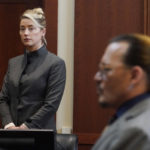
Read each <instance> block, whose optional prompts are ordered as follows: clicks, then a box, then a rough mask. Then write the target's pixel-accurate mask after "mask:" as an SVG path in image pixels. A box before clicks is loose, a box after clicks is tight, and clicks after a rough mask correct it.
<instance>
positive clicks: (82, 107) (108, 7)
mask: <svg viewBox="0 0 150 150" xmlns="http://www.w3.org/2000/svg"><path fill="white" fill-rule="evenodd" d="M145 5H146V3H144V1H143V0H138V1H137V0H132V1H131V0H122V1H120V0H113V1H111V0H76V1H75V45H74V48H75V52H74V60H75V68H74V123H73V125H74V127H73V130H74V133H77V134H78V135H79V143H80V145H82V146H80V147H79V149H82V150H83V149H84V148H83V147H84V146H83V145H86V148H90V147H91V145H92V144H93V143H95V141H96V139H97V138H98V135H100V134H101V132H102V130H103V128H104V126H105V125H106V123H107V120H108V119H109V118H110V116H111V115H112V113H113V110H109V109H108V110H104V109H102V108H100V107H99V105H98V102H97V95H96V85H95V82H94V80H93V77H94V75H95V73H96V71H97V69H98V63H99V60H100V58H101V56H102V54H103V52H104V49H105V47H106V44H107V42H108V40H109V39H111V38H112V37H113V36H116V35H118V34H124V33H133V32H138V33H144V30H145V25H144V15H145V14H146V13H145V12H144V9H145ZM93 135H96V136H93ZM92 136H93V138H89V137H92ZM89 140H91V142H90V141H89ZM85 141H87V142H85ZM88 143H89V144H88ZM81 147H82V148H81Z"/></svg>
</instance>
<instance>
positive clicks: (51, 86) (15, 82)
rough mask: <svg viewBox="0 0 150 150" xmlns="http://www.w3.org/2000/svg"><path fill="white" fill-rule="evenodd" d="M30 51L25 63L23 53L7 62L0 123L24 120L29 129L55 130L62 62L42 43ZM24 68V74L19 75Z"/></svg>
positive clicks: (63, 74) (0, 95) (62, 79)
mask: <svg viewBox="0 0 150 150" xmlns="http://www.w3.org/2000/svg"><path fill="white" fill-rule="evenodd" d="M32 54H33V55H32V57H31V58H32V62H31V64H29V65H27V54H26V53H25V54H24V55H20V56H17V57H15V58H12V59H10V61H9V65H8V71H7V73H6V75H5V78H4V82H3V86H2V90H1V92H0V116H1V120H2V125H3V126H5V125H6V124H8V123H10V122H14V123H15V124H16V125H21V124H22V123H25V124H26V125H27V126H28V127H29V128H38V129H41V128H42V129H54V130H55V129H56V126H55V113H56V111H57V109H58V106H59V104H60V101H61V98H62V94H63V91H64V87H65V79H66V69H65V63H64V61H63V60H62V59H60V58H59V57H57V56H56V55H54V54H52V53H50V52H48V50H47V49H46V47H45V46H43V47H42V48H40V49H39V50H38V51H36V52H35V53H32ZM26 67H28V68H26ZM24 70H27V73H26V74H25V75H24V76H23V78H21V77H22V74H23V71H24ZM20 79H21V80H20Z"/></svg>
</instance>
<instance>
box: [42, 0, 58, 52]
mask: <svg viewBox="0 0 150 150" xmlns="http://www.w3.org/2000/svg"><path fill="white" fill-rule="evenodd" d="M44 10H45V14H46V20H47V31H46V39H47V43H48V44H47V47H48V49H49V50H50V51H51V52H53V53H55V54H57V15H58V1H57V0H45V3H44Z"/></svg>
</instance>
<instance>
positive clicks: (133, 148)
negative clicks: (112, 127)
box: [110, 128, 150, 150]
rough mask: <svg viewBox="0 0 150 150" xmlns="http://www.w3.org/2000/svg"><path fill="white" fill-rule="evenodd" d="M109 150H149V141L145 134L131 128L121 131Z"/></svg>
mask: <svg viewBox="0 0 150 150" xmlns="http://www.w3.org/2000/svg"><path fill="white" fill-rule="evenodd" d="M110 149H111V150H149V149H150V140H149V137H148V136H147V134H146V133H145V132H144V131H142V130H141V129H139V128H131V129H127V130H125V131H123V132H122V133H121V134H120V135H119V136H118V140H117V142H115V143H114V144H113V145H112V147H111V148H110Z"/></svg>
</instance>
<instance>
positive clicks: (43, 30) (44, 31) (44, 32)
mask: <svg viewBox="0 0 150 150" xmlns="http://www.w3.org/2000/svg"><path fill="white" fill-rule="evenodd" d="M42 32H43V36H45V34H46V28H43V29H42Z"/></svg>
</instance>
